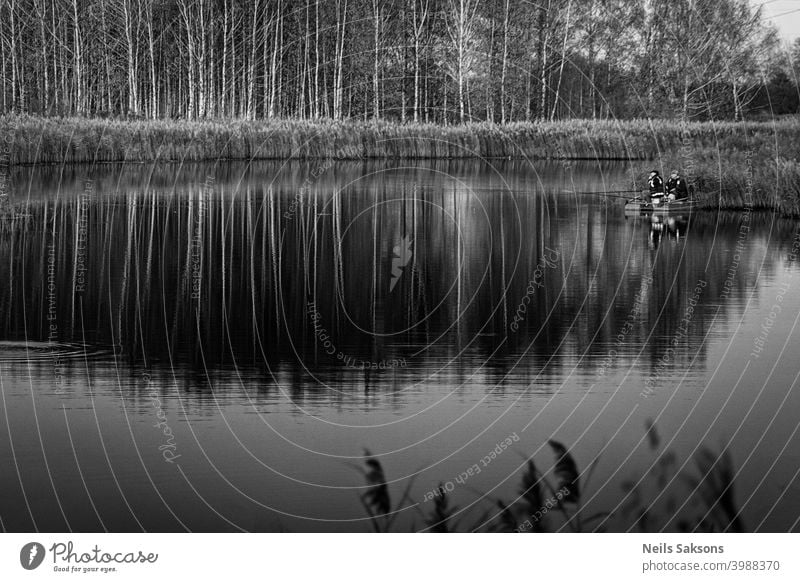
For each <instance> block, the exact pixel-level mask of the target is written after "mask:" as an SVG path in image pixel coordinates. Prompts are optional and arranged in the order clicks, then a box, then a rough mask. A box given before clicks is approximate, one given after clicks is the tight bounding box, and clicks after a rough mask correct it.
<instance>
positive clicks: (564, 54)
mask: <svg viewBox="0 0 800 582" xmlns="http://www.w3.org/2000/svg"><path fill="white" fill-rule="evenodd" d="M571 8H572V0H569V2H568V3H567V22H566V24H565V25H564V42H563V44H562V45H561V65H560V66H559V69H558V84H557V85H556V94H555V99H554V100H553V110H552V111H551V112H550V120H551V121H552V120H554V119H555V118H556V111H557V110H558V100H559V97H560V94H561V79H562V77H563V76H564V61H565V60H566V57H567V38H568V37H569V17H570V11H571Z"/></svg>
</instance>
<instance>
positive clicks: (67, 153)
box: [0, 115, 800, 217]
mask: <svg viewBox="0 0 800 582" xmlns="http://www.w3.org/2000/svg"><path fill="white" fill-rule="evenodd" d="M0 135H2V136H3V137H2V141H3V142H4V144H5V146H4V154H3V159H4V162H5V164H8V165H29V164H64V163H106V162H129V163H142V162H198V161H217V160H244V161H248V160H261V159H275V160H289V159H293V160H312V159H328V160H330V159H332V160H361V159H363V160H366V159H386V160H394V159H407V160H411V159H466V158H487V159H490V158H494V159H497V158H517V159H529V160H531V161H534V160H576V159H596V160H625V161H629V162H630V163H631V165H632V168H631V170H632V174H633V175H636V176H642V181H641V183H643V182H644V175H645V174H646V173H647V171H648V170H649V169H650V168H651V167H657V168H660V169H662V170H663V171H664V172H668V171H669V170H671V169H672V168H680V169H681V170H682V171H683V172H684V174H685V175H686V176H687V177H688V179H689V180H690V182H691V183H693V184H694V185H695V188H696V189H697V191H698V192H700V193H701V196H700V198H701V199H702V203H703V205H704V206H705V207H708V208H715V209H720V210H723V209H730V210H734V209H738V210H741V209H752V210H770V211H775V212H779V213H781V214H783V215H787V216H792V217H800V162H798V154H799V153H800V117H797V116H789V117H784V118H779V119H776V120H774V121H771V122H727V121H723V122H686V123H681V122H680V121H670V120H644V119H642V120H626V121H612V120H569V121H543V122H519V123H508V124H505V125H502V124H493V123H487V122H478V123H467V124H459V125H437V124H423V123H406V124H401V123H394V122H388V121H334V120H330V119H324V118H320V119H314V120H295V119H279V120H264V121H248V120H242V119H211V120H166V119H164V120H143V119H111V118H108V119H103V118H83V117H67V118H58V117H37V116H29V115H5V116H0Z"/></svg>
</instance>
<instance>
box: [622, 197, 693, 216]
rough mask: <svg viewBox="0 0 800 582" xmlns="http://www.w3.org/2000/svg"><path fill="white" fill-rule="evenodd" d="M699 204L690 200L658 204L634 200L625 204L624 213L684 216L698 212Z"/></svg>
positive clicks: (647, 200)
mask: <svg viewBox="0 0 800 582" xmlns="http://www.w3.org/2000/svg"><path fill="white" fill-rule="evenodd" d="M699 208H700V204H699V203H698V202H697V201H696V200H693V199H691V198H686V199H684V200H672V201H669V200H664V201H662V202H659V203H653V202H652V201H651V200H649V199H647V198H634V199H632V200H628V201H627V202H626V203H625V213H626V214H627V213H632V212H635V213H637V214H639V213H643V212H648V213H649V212H652V213H654V214H685V213H688V212H692V211H694V210H698V209H699Z"/></svg>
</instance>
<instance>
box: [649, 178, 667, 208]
mask: <svg viewBox="0 0 800 582" xmlns="http://www.w3.org/2000/svg"><path fill="white" fill-rule="evenodd" d="M647 185H648V186H649V187H650V202H652V203H653V205H654V206H657V205H659V204H661V201H662V200H663V199H664V180H662V179H661V175H660V174H659V173H658V170H653V171H652V172H650V177H649V178H648V179H647Z"/></svg>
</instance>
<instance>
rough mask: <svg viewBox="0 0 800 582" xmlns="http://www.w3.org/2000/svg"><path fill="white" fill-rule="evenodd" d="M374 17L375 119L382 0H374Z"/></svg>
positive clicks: (373, 109) (378, 103) (373, 101)
mask: <svg viewBox="0 0 800 582" xmlns="http://www.w3.org/2000/svg"><path fill="white" fill-rule="evenodd" d="M372 19H373V24H374V28H373V32H374V44H373V49H374V55H373V57H374V58H373V63H374V70H373V72H372V116H373V118H374V119H378V118H379V117H380V91H379V82H380V42H381V1H380V0H372Z"/></svg>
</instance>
